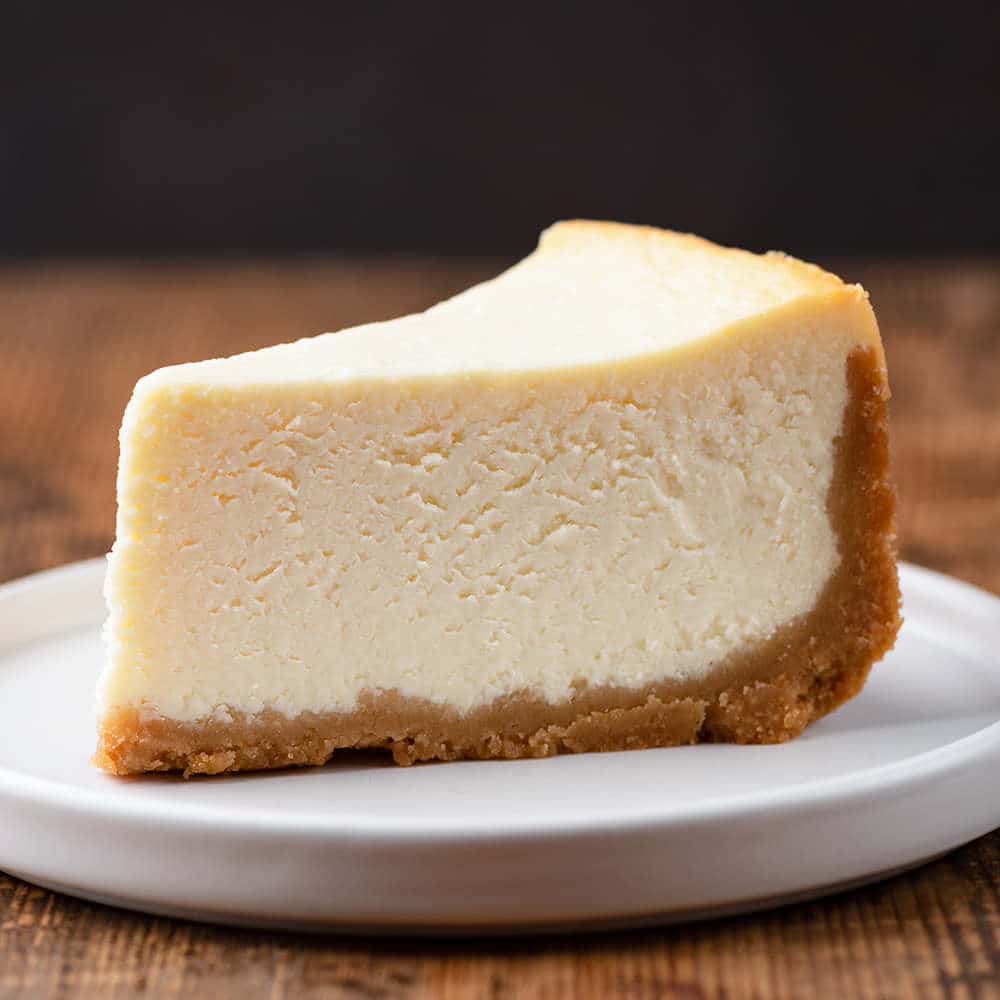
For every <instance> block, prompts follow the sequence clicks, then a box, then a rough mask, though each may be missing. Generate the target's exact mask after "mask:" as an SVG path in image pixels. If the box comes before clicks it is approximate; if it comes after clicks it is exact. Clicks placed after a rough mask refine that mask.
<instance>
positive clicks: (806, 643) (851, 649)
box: [95, 348, 900, 775]
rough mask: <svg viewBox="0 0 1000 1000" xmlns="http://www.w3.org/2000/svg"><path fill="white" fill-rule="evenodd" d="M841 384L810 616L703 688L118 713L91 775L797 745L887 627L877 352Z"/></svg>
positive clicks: (885, 485)
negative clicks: (821, 560)
mask: <svg viewBox="0 0 1000 1000" xmlns="http://www.w3.org/2000/svg"><path fill="white" fill-rule="evenodd" d="M847 377H848V387H849V399H848V404H847V407H846V409H845V413H844V421H843V428H842V432H841V434H840V437H839V438H838V440H837V443H836V448H835V466H834V475H833V481H832V484H831V487H830V492H829V495H828V498H827V508H828V512H829V515H830V520H831V523H832V524H833V526H834V529H835V532H836V534H837V537H838V539H839V547H840V552H841V560H840V564H839V566H838V569H837V570H836V572H835V573H834V575H833V577H832V578H831V579H830V581H829V582H828V583H827V585H826V586H825V588H824V590H823V592H822V594H821V595H820V598H819V600H818V601H817V603H816V605H815V607H814V609H813V610H812V611H811V612H809V613H807V614H805V615H802V616H800V617H799V618H797V619H795V620H793V621H791V622H788V623H786V624H785V625H783V626H781V627H780V628H779V629H778V630H777V632H776V633H775V634H774V635H772V636H771V638H769V639H768V640H767V641H766V642H763V643H760V644H758V645H756V646H755V647H754V648H751V649H748V650H741V651H739V652H738V653H736V654H734V655H731V656H730V657H729V658H728V659H727V660H726V661H725V662H723V663H720V664H719V665H718V666H717V667H716V668H715V669H714V670H713V672H712V673H711V674H710V675H709V676H708V677H705V678H699V679H698V680H696V681H689V682H679V681H668V682H664V683H661V684H657V685H652V686H649V687H646V688H642V689H624V688H607V687H604V688H587V687H586V685H584V684H581V685H579V686H578V688H577V690H576V693H575V695H574V697H573V698H572V699H570V700H569V701H567V702H565V703H562V704H548V703H546V702H544V701H539V700H537V699H532V698H531V697H527V696H521V697H519V696H510V697H505V698H503V699H500V700H498V701H497V702H494V703H493V704H491V705H488V706H486V707H484V708H478V709H474V710H473V711H471V712H469V713H467V714H465V715H459V714H458V713H457V712H455V711H454V710H453V709H449V708H448V707H446V706H441V705H437V704H434V703H431V702H428V701H423V700H420V699H414V698H404V697H401V696H400V695H399V694H398V693H396V692H382V693H379V694H371V693H369V694H367V695H366V696H365V697H364V698H363V699H362V700H361V704H360V707H359V708H358V709H357V710H356V711H353V712H350V713H327V714H312V713H304V714H302V715H300V716H298V717H296V718H293V719H289V718H286V717H285V716H283V715H280V714H279V713H274V712H264V713H261V714H259V715H256V716H253V717H247V716H245V715H243V714H242V713H240V712H238V711H233V712H231V713H230V714H229V718H228V720H226V721H220V719H218V718H212V719H206V720H200V721H198V722H194V723H190V722H178V721H175V720H170V719H164V718H159V717H156V716H152V715H147V714H141V713H140V712H139V711H138V710H137V709H134V708H128V709H120V710H117V711H113V712H111V713H109V714H108V715H107V716H106V717H105V718H104V719H103V720H102V726H101V731H100V734H99V743H98V749H97V753H96V755H95V762H96V763H97V764H98V765H99V766H101V767H103V768H104V769H105V770H107V771H110V772H112V773H114V774H135V773H140V772H144V771H170V770H183V771H184V773H185V775H192V774H218V773H221V772H225V771H240V770H256V769H263V768H276V767H287V766H290V765H301V764H323V763H325V762H326V761H327V760H329V758H330V757H331V756H332V754H333V753H334V751H336V750H337V749H341V748H358V749H361V748H378V749H385V750H388V751H390V752H391V753H392V756H393V758H394V759H395V760H396V762H397V763H399V764H413V763H415V762H417V761H423V760H454V759H458V758H497V757H501V758H518V757H544V756H549V755H552V754H556V753H563V752H573V753H578V752H583V751H591V750H596V751H602V750H624V749H639V748H643V747H657V746H676V745H681V744H689V743H697V742H701V741H705V742H709V741H715V742H733V743H776V742H783V741H785V740H788V739H791V738H792V737H794V736H797V735H798V734H799V733H800V732H801V731H802V729H803V728H804V727H805V726H806V725H808V724H809V723H810V722H812V721H814V720H815V719H818V718H820V717H821V716H823V715H826V714H827V713H828V712H830V711H832V710H833V709H834V708H836V707H837V706H838V705H840V704H841V703H843V702H844V701H846V700H847V699H849V698H851V697H852V696H853V695H855V694H857V692H858V691H860V690H861V688H862V686H863V685H864V682H865V679H866V678H867V676H868V672H869V670H870V668H871V665H872V664H873V663H874V662H875V661H877V660H878V659H879V658H881V657H882V655H883V654H884V653H885V652H886V651H887V650H889V649H890V648H891V647H892V644H893V642H894V640H895V637H896V633H897V631H898V629H899V625H900V617H899V585H898V580H897V575H896V562H895V551H894V541H895V533H894V529H895V494H894V491H893V488H892V485H891V483H890V480H889V458H888V442H887V431H886V421H887V401H888V395H889V392H888V388H887V386H886V381H885V372H884V369H883V368H882V365H881V358H880V356H879V354H878V352H877V351H876V350H875V349H874V348H859V349H857V350H855V351H854V352H852V353H851V355H850V356H849V357H848V362H847Z"/></svg>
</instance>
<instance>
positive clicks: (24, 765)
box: [0, 560, 1000, 933]
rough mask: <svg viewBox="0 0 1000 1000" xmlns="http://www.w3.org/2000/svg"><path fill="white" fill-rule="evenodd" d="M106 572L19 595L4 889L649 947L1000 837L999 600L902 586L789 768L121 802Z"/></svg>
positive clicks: (185, 793)
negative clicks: (96, 755) (610, 929)
mask: <svg viewBox="0 0 1000 1000" xmlns="http://www.w3.org/2000/svg"><path fill="white" fill-rule="evenodd" d="M102 574H103V560H95V561H92V562H87V563H79V564H76V565H73V566H67V567H65V568H63V569H58V570H53V571H50V572H48V573H41V574H38V575H36V576H34V577H29V578H28V579H26V580H22V581H18V582H16V583H13V584H8V585H6V586H4V587H0V868H3V869H4V870H6V871H9V872H11V873H13V874H16V875H18V876H19V877H21V878H24V879H27V880H29V881H31V882H36V883H38V884H40V885H45V886H49V887H52V888H57V889H60V890H62V891H63V892H68V893H70V894H72V895H77V896H82V897H84V898H88V899H95V900H98V901H101V902H110V903H114V904H116V905H120V906H126V907H131V908H134V909H140V910H148V911H151V912H156V913H166V914H172V915H179V916H186V917H191V918H194V919H203V920H211V921H219V922H229V923H246V924H260V925H269V926H276V927H278V926H280V927H313V928H329V927H337V928H341V929H353V930H363V929H367V930H376V929H380V930H420V931H422V932H431V933H440V932H445V931H449V930H451V931H455V930H460V931H476V930H486V929H490V930H515V929H538V928H539V927H542V926H562V927H565V926H567V925H590V924H599V925H611V924H635V923H643V922H649V921H661V920H677V919H686V918H691V917H694V916H705V915H708V914H712V913H717V912H724V911H728V912H733V911H738V910H746V909H752V908H756V907H759V906H764V905H771V904H773V903H777V902H786V901H789V900H791V899H794V898H803V897H805V896H810V895H819V894H821V893H824V892H829V891H832V890H833V889H837V888H842V887H844V886H845V885H848V884H856V883H858V882H862V881H868V880H871V879H874V878H878V877H880V876H883V875H886V874H888V873H890V872H893V871H898V870H899V869H901V868H905V867H908V866H912V865H914V864H917V863H919V862H921V861H924V860H927V859H928V858H930V857H933V856H935V855H938V854H940V853H942V852H943V851H947V850H949V849H951V848H954V847H957V846H958V845H960V844H963V843H965V842H967V841H969V840H971V839H972V838H974V837H978V836H979V835H981V834H984V833H986V832H987V831H989V830H991V829H993V828H994V827H996V826H998V825H1000V791H998V783H997V777H996V776H997V773H998V771H1000V722H998V720H1000V655H998V652H997V651H998V648H1000V600H998V599H997V598H996V597H993V596H991V595H989V594H986V593H984V592H983V591H980V590H977V589H975V588H973V587H970V586H968V585H966V584H963V583H959V582H957V581H955V580H951V579H949V578H947V577H944V576H940V575H938V574H936V573H931V572H929V571H927V570H923V569H918V568H915V567H912V566H904V567H902V582H903V591H904V594H905V608H904V610H905V613H906V618H907V621H906V625H905V627H904V629H903V631H902V633H901V635H900V637H899V642H898V644H897V647H896V649H895V651H894V652H893V653H892V654H891V655H890V656H889V657H888V658H887V659H886V660H885V662H884V663H882V664H881V665H879V666H877V667H876V668H875V671H874V673H873V675H872V679H871V681H870V683H869V684H868V686H867V687H866V688H865V690H864V692H863V693H862V694H861V696H860V697H858V698H857V699H855V700H854V701H853V702H851V703H850V704H849V705H847V706H845V707H844V708H843V709H841V710H840V711H838V712H836V713H835V714H834V715H833V716H831V717H829V718H827V719H825V720H823V721H821V722H819V723H817V724H816V725H815V726H812V727H811V728H809V729H808V730H807V731H806V733H805V734H804V735H803V736H802V737H800V738H799V739H798V740H795V741H793V742H791V743H788V744H785V745H783V746H765V747H735V746H699V747H684V748H680V749H672V750H642V751H635V752H631V753H617V754H586V755H582V756H567V757H557V758H552V759H547V760H527V761H488V762H462V763H455V764H430V765H422V766H418V767H413V768H397V767H395V766H393V765H391V764H388V763H386V762H385V761H384V760H383V759H382V758H381V757H378V756H374V755H365V756H362V755H351V754H343V755H342V756H340V757H339V758H336V759H335V761H334V762H333V763H331V764H330V765H328V766H327V767H326V768H323V769H305V770H299V771H288V772H280V773H265V774H255V775H240V776H235V777H233V776H230V777H222V778H200V779H197V780H193V781H183V780H182V779H179V778H174V777H149V778H139V779H132V780H122V779H115V778H111V777H108V776H107V775H104V774H102V773H100V772H98V771H97V770H95V769H94V768H93V767H92V766H91V765H90V763H89V760H88V758H89V756H90V753H91V751H92V748H93V732H94V721H93V714H92V704H91V703H92V690H93V687H94V681H95V677H96V675H97V671H98V669H99V666H100V662H101V658H102V648H101V640H100V624H101V621H102V619H103V616H104V608H103V605H102V601H101V579H102Z"/></svg>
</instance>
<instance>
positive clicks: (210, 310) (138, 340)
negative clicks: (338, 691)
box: [0, 259, 1000, 1000]
mask: <svg viewBox="0 0 1000 1000" xmlns="http://www.w3.org/2000/svg"><path fill="white" fill-rule="evenodd" d="M828 263H829V264H831V266H833V267H835V268H836V269H838V270H840V271H841V273H843V274H844V275H845V276H847V277H849V278H851V279H854V280H859V281H862V282H863V283H864V284H865V285H866V286H867V287H868V288H869V289H870V291H871V292H872V296H873V299H874V302H875V306H876V309H877V311H878V314H879V317H880V319H881V323H882V328H883V333H884V335H885V340H886V345H887V349H888V354H889V361H890V370H891V373H892V380H893V389H894V393H895V397H894V405H893V434H894V440H893V447H894V453H895V465H896V475H897V480H898V483H899V491H900V498H901V548H902V555H903V556H904V557H905V558H907V559H911V560H914V561H916V562H920V563H923V564H924V565H927V566H931V567H934V568H935V569H939V570H944V571H945V572H948V573H953V574H955V575H957V576H960V577H963V578H964V579H966V580H970V581H972V582H973V583H977V584H979V585H980V586H982V587H986V588H989V589H991V590H993V591H996V592H1000V262H996V261H992V262H991V261H983V260H979V261H975V260H967V261H961V260H948V261H939V262H932V263H928V262H923V263H916V262H904V261H830V262H828ZM495 269H496V268H495V266H494V265H493V264H492V263H491V262H481V261H480V262H471V263H470V262H463V263H457V262H454V261H452V262H447V261H435V260H393V261H386V260H381V261H380V260H366V261H360V260H351V261H344V260H314V259H304V260H299V261H285V262H282V263H269V262H257V263H252V264H241V263H218V262H217V263H212V264H199V265H183V264H172V263H156V264H129V265H125V264H113V263H108V264H94V263H90V264H63V263H51V264H45V265H30V266H29V265H25V266H11V265H8V266H6V267H5V268H2V269H0V579H9V578H13V577H17V576H21V575H23V574H25V573H30V572H32V571H33V570H39V569H43V568H45V567H48V566H56V565H58V564H60V563H64V562H68V561H71V560H75V559H82V558H85V557H87V556H94V555H98V554H100V553H103V552H105V551H106V550H107V548H108V546H109V545H110V543H111V539H112V532H113V526H114V476H115V461H116V434H117V428H118V422H119V419H120V417H121V412H122V408H123V406H124V405H125V401H126V399H127V398H128V394H129V391H130V389H131V387H132V384H133V383H134V382H135V380H136V378H138V376H140V375H142V374H143V373H144V372H146V371H148V370H149V369H151V368H155V367H158V366H160V365H164V364H170V363H173V362H178V361H187V360H192V359H196V358H203V357H211V356H216V355H221V354H227V353H233V352H236V351H239V350H244V349H248V348H251V347H258V346H261V345H264V344H269V343H273V342H276V341H281V340H288V339H291V338H294V337H299V336H304V335H308V334H312V333H315V332H318V331H320V330H324V329H332V328H337V327H340V326H343V325H348V324H353V323H358V322H361V321H364V320H371V319H376V318H384V317H388V316H393V315H397V314H399V313H402V312H405V311H409V310H414V309H419V308H422V307H423V306H425V305H427V304H429V303H430V302H432V301H434V300H436V299H438V298H440V297H441V296H443V295H445V294H448V293H450V292H453V291H455V290H457V289H459V288H461V287H463V286H464V285H466V284H467V283H469V282H470V281H472V280H474V279H477V278H479V277H482V276H484V275H486V274H489V273H491V272H493V271H494V270H495ZM998 786H1000V780H998ZM0 823H2V817H0ZM108 850H109V851H113V850H114V845H113V844H109V845H108ZM998 966H1000V832H997V833H993V834H991V835H989V836H987V837H983V838H982V839H981V840H979V841H978V842H976V843H974V844H970V845H969V846H968V847H965V848H962V849H961V850H958V851H956V852H954V853H953V854H951V855H949V856H948V857H945V858H943V859H942V860H940V861H936V862H934V863H933V864H930V865H927V866H925V867H924V868H921V869H919V870H917V871H915V872H912V873H910V874H908V875H902V876H899V877H896V878H894V879H891V880H889V881H887V882H884V883H882V884H879V885H875V886H872V887H870V888H867V889H862V890H859V891H854V892H850V893H845V894H843V895H840V896H836V897H833V898H831V899H826V900H821V901H818V902H813V903H804V904H800V905H797V906H791V907H787V908H785V909H781V910H777V911H774V912H770V913H765V914H760V915H756V916H750V917H741V918H734V919H726V920H717V921H713V922H710V923H702V924H696V925H691V926H681V927H671V928H664V929H660V930H645V931H637V932H628V933H615V934H607V935H576V936H554V937H540V938H532V939H526V940H500V941H495V940H494V941H475V942H467V943H465V942H463V943H454V942H448V943H427V942H420V941H411V940H401V939H396V940H393V939H389V940H379V941H372V940H350V939H346V938H339V937H323V936H316V937H304V936H296V935H289V934H276V933H268V932H256V931H235V930H228V929H225V928H219V927H207V926H199V925H197V924H191V923H185V922H183V921H176V920H166V919H156V918H153V917H146V916H141V915H137V914H132V913H126V912H123V911H119V910H114V909H110V908H106V907H101V906H95V905H89V904H86V903H82V902H77V901H75V900H73V899H70V898H67V897H65V896H59V895H56V894H53V893H50V892H46V891H43V890H40V889H36V888H33V887H32V886H30V885H26V884H24V883H21V882H18V881H17V880H15V879H11V878H7V877H5V876H3V875H0V997H4V998H6V997H31V998H37V997H56V996H58V997H61V998H75V997H102V998H105V997H125V996H135V995H149V996H170V997H194V996H206V997H239V998H241V1000H250V998H254V997H269V998H274V1000H277V998H284V997H351V998H390V997H400V998H410V997H442V998H447V997H465V996H470V997H493V998H498V1000H499V998H505V1000H507V998H516V997H540V998H541V997H545V998H552V1000H555V998H569V997H599V998H605V997H607V998H612V997H621V998H625V997H629V998H640V997H669V998H675V1000H708V998H726V1000H742V998H747V1000H750V998H758V997H759V998H770V997H782V998H783V997H788V998H800V997H809V996H831V997H848V996H851V997H853V996H858V997H872V998H876V997H877V998H883V997H927V998H930V997H952V998H956V1000H958V998H976V997H998V996H1000V985H998V977H1000V971H998Z"/></svg>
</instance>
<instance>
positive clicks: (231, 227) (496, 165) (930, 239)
mask: <svg viewBox="0 0 1000 1000" xmlns="http://www.w3.org/2000/svg"><path fill="white" fill-rule="evenodd" d="M0 9H2V10H3V11H6V13H2V14H0V21H2V22H3V24H5V25H6V27H3V25H2V24H0V27H3V30H2V31H0V80H2V89H0V207H2V219H0V255H3V256H6V257H25V256H26V257H31V256H38V255H58V254H74V255H75V254H81V253H82V254H100V255H109V254H142V255H162V254H190V253H192V252H194V253H197V252H211V253H219V252H236V253H245V252H248V251H250V252H260V253H267V252H272V251H274V250H289V251H307V252H311V251H323V250H365V251H370V250H376V251H382V250H385V251H393V252H399V251H432V252H456V251H458V252H464V251H468V252H476V253H513V252H519V251H524V250H526V249H528V248H529V247H530V246H531V244H532V243H533V242H534V239H535V237H536V234H537V231H538V230H539V229H540V228H541V227H543V226H544V225H546V224H548V223H549V222H551V221H552V220H554V219H556V218H560V217H566V216H574V215H583V216H591V217H600V218H615V219H621V220H626V221H638V222H647V223H652V224H657V225H664V226H669V227H672V228H677V229H685V230H695V231H698V232H700V233H702V234H704V235H707V236H710V237H712V238H715V239H717V240H720V241H723V242H728V243H737V244H742V245H745V246H749V247H752V248H755V249H764V248H768V247H780V248H783V249H786V250H790V251H792V252H796V253H800V254H804V255H809V254H810V253H814V252H842V251H861V252H871V253H875V252H883V251H892V252H904V253H914V254H927V253H935V252H945V251H952V250H989V249H997V248H998V247H1000V182H998V177H1000V125H998V119H1000V56H998V53H1000V14H998V10H1000V5H997V4H981V5H969V4H947V5H945V4H936V5H934V6H929V5H919V6H918V5H916V4H913V5H877V4H871V5H866V6H858V7H856V8H850V7H845V6H844V5H843V4H822V5H819V4H818V5H815V9H814V7H813V5H811V4H808V3H801V4H797V5H791V4H787V5H781V6H779V7H774V8H765V7H762V6H760V5H754V4H741V5H736V4H733V5H716V4H712V3H696V2H692V3H685V4H654V3H650V4H647V5H641V6H640V5H627V4H626V5H622V4H615V3H612V2H609V3H604V4H586V3H585V4H579V5H573V4H559V5H551V4H532V5H527V4H526V5H510V4H496V3H494V4H479V3H475V2H467V3H464V4H462V3H449V4H444V3H433V2H432V3H420V2H409V3H405V2H401V3H374V4H339V3H336V2H330V3H326V4H313V5H309V4H306V5H302V4H287V5H285V4H281V3H277V2H272V3H269V4H254V3H247V4H213V3H210V2H206V3H204V4H203V5H200V6H199V5H194V4H180V5H169V4H160V3H149V2H136V3H132V4H120V5H118V4H115V5H108V4H101V3H87V4H83V3H77V2H44V0H39V2H21V3H15V4H12V5H7V6H5V7H3V8H0Z"/></svg>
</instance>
